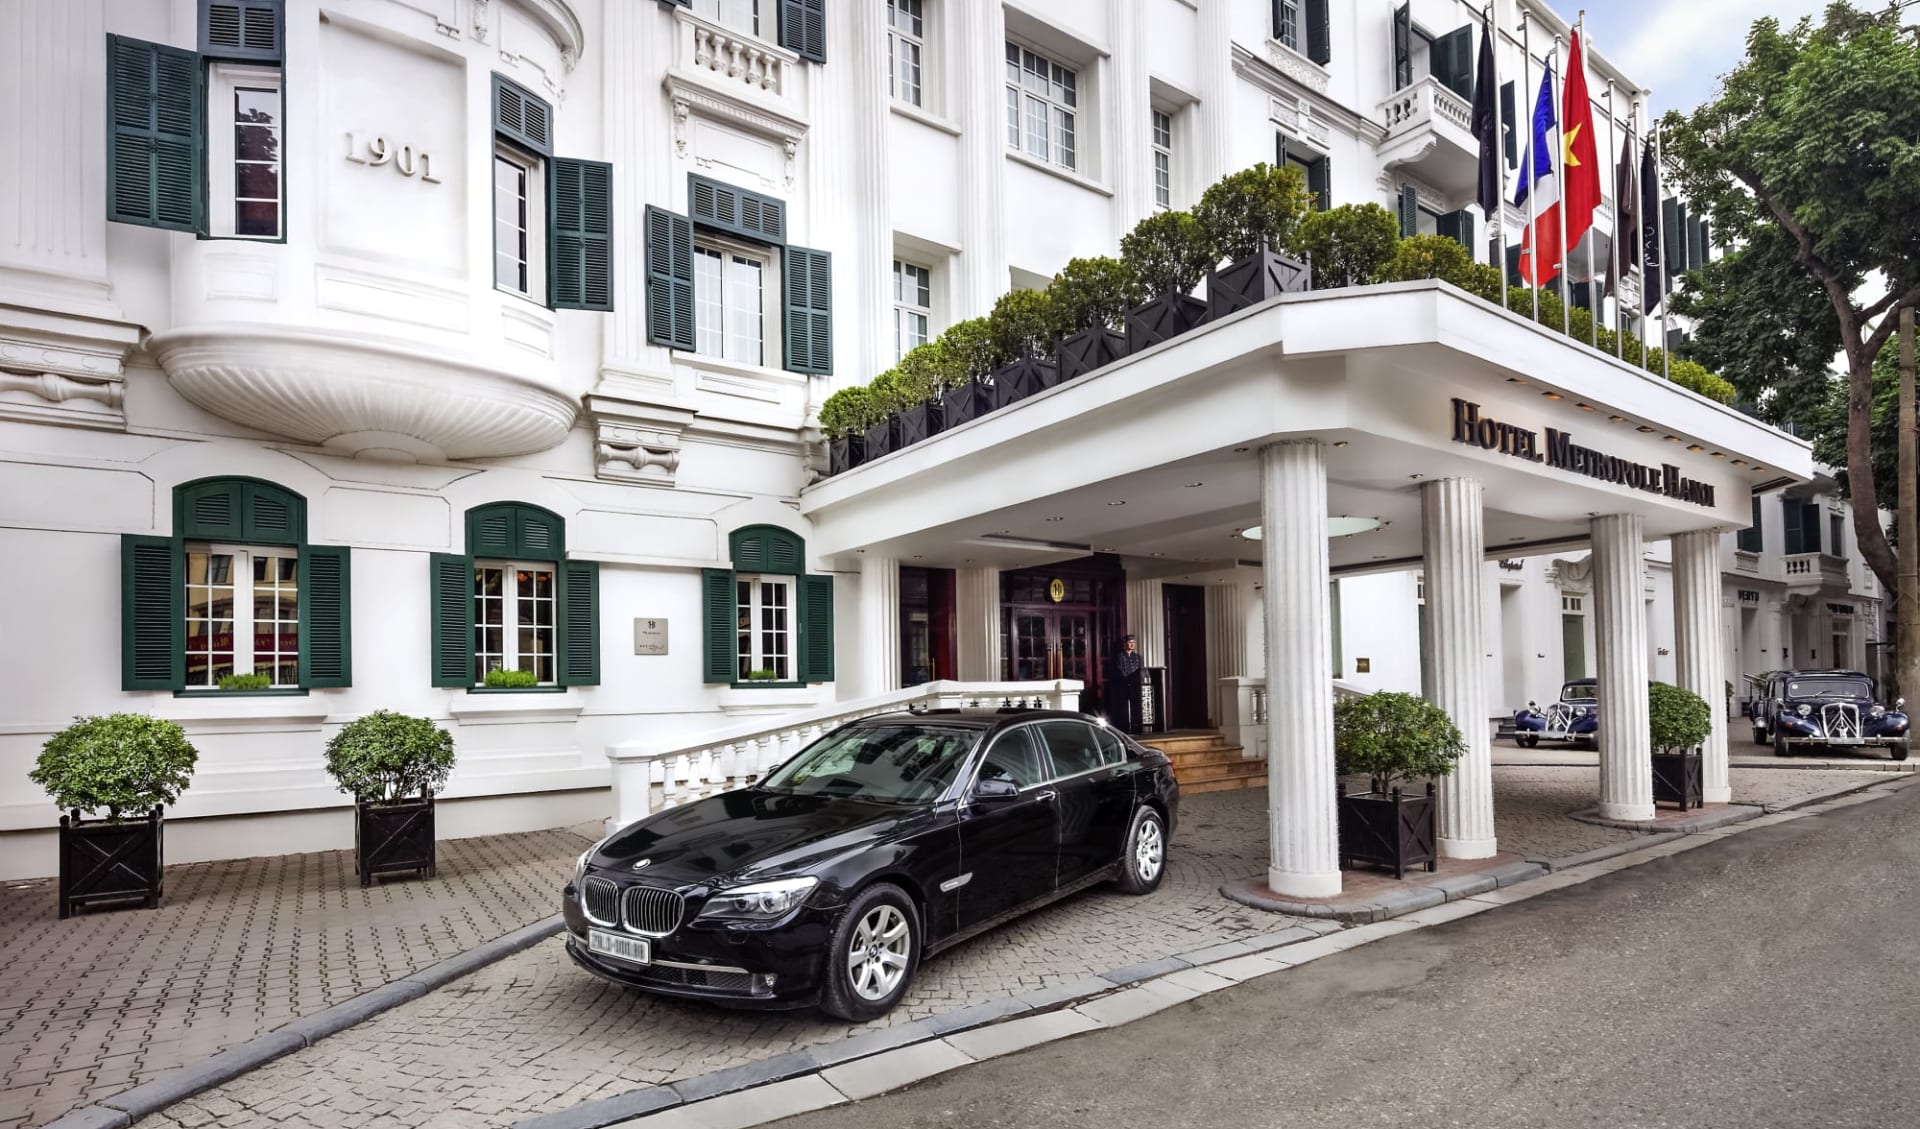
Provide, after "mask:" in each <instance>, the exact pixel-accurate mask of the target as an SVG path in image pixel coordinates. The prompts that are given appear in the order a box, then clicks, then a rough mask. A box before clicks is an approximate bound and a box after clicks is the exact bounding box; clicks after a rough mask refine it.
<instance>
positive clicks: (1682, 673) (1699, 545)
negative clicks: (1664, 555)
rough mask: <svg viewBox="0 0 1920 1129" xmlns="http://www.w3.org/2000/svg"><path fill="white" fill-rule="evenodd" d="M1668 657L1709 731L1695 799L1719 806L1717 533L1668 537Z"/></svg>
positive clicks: (1723, 737) (1722, 772) (1726, 796)
mask: <svg viewBox="0 0 1920 1129" xmlns="http://www.w3.org/2000/svg"><path fill="white" fill-rule="evenodd" d="M1673 655H1674V669H1675V670H1676V671H1677V672H1678V675H1677V677H1678V684H1679V686H1680V688H1681V689H1682V690H1691V691H1693V692H1694V693H1696V694H1698V695H1700V696H1701V697H1702V698H1704V699H1706V702H1707V707H1708V714H1709V715H1710V716H1711V717H1712V718H1713V728H1712V730H1711V731H1709V732H1708V734H1707V743H1706V746H1705V747H1704V748H1702V749H1701V751H1700V752H1701V756H1700V770H1701V778H1702V779H1701V787H1702V796H1701V798H1702V799H1704V800H1706V802H1707V803H1710V804H1724V803H1726V802H1728V801H1729V800H1731V799H1732V798H1733V791H1732V789H1731V788H1730V787H1729V786H1728V784H1727V690H1726V680H1727V675H1726V666H1725V659H1724V656H1723V655H1722V653H1721V650H1720V531H1719V530H1717V529H1701V530H1695V531H1694V532H1692V533H1680V534H1675V535H1674V537H1673Z"/></svg>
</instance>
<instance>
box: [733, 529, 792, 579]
mask: <svg viewBox="0 0 1920 1129" xmlns="http://www.w3.org/2000/svg"><path fill="white" fill-rule="evenodd" d="M806 556H807V543H806V541H805V540H804V539H802V538H801V536H800V535H799V534H797V533H795V532H793V531H792V530H790V529H782V528H780V527H779V526H777V525H748V526H743V527H741V528H739V529H736V530H734V531H733V532H732V533H731V534H729V535H728V537H727V559H728V560H730V561H732V562H733V570H734V571H735V572H765V573H774V574H777V575H780V576H799V575H800V574H801V573H802V572H804V571H806V567H807V561H806Z"/></svg>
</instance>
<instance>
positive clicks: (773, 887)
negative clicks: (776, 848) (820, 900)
mask: <svg viewBox="0 0 1920 1129" xmlns="http://www.w3.org/2000/svg"><path fill="white" fill-rule="evenodd" d="M819 884H820V880H819V879H818V878H782V879H779V880H778V881H774V882H756V883H754V884H753V885H751V886H736V887H734V888H733V889H731V890H722V891H720V892H719V893H717V894H715V895H714V896H713V897H711V898H708V899H707V904H706V905H705V906H704V907H702V908H701V910H700V917H699V919H698V920H702V921H707V920H713V921H763V922H764V921H777V920H778V919H780V918H782V917H785V916H786V915H787V914H789V913H791V912H792V911H793V909H794V908H795V907H796V906H798V905H799V904H800V903H801V902H804V901H806V900H807V895H808V894H811V893H813V888H814V887H815V886H818V885H819Z"/></svg>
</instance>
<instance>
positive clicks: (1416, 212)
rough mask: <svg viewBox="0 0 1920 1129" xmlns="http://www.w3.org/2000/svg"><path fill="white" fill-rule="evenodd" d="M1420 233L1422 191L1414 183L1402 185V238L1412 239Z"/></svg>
mask: <svg viewBox="0 0 1920 1129" xmlns="http://www.w3.org/2000/svg"><path fill="white" fill-rule="evenodd" d="M1418 234H1420V193H1418V192H1416V191H1415V190H1414V187H1413V185H1411V184H1405V185H1401V186H1400V238H1402V239H1411V238H1413V237H1414V236H1416V235H1418Z"/></svg>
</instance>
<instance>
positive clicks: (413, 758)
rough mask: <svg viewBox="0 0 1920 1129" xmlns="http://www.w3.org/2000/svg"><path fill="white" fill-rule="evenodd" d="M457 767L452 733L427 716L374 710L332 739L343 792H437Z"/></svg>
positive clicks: (375, 799)
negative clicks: (454, 765) (411, 715)
mask: <svg viewBox="0 0 1920 1129" xmlns="http://www.w3.org/2000/svg"><path fill="white" fill-rule="evenodd" d="M516 673H517V672H516ZM489 681H491V679H489ZM452 772H453V734H451V733H448V732H447V731H446V730H444V729H442V728H440V727H439V726H437V725H435V724H434V723H433V722H432V721H430V720H428V719H427V718H424V717H408V716H407V715H405V714H400V713H394V712H393V711H391V710H375V711H374V712H372V713H370V714H368V715H366V716H365V717H360V718H355V719H354V720H353V721H350V722H348V723H347V724H345V725H343V726H341V727H340V732H338V733H336V734H334V735H333V739H332V740H331V741H328V742H327V773H328V774H329V775H331V776H332V777H333V779H334V782H335V783H337V784H338V785H339V786H340V790H341V791H342V792H345V793H347V794H348V795H349V796H352V797H353V798H354V799H356V800H361V801H364V802H367V803H392V802H393V801H395V800H404V799H411V798H412V797H414V796H418V795H421V794H423V793H424V792H426V791H427V790H429V789H431V790H432V791H435V792H438V791H439V790H440V789H441V788H443V787H444V786H445V785H446V783H447V777H448V776H449V775H450V774H451V773H452Z"/></svg>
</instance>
